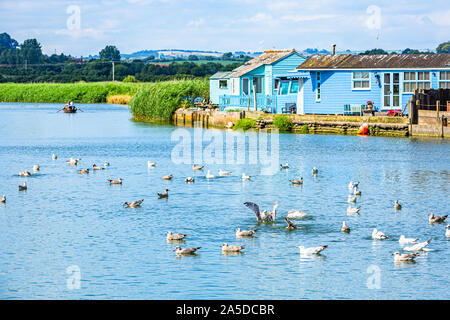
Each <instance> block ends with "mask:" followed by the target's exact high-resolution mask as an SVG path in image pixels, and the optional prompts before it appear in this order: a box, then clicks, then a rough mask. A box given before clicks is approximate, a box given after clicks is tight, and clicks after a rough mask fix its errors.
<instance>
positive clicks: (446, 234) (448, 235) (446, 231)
mask: <svg viewBox="0 0 450 320" xmlns="http://www.w3.org/2000/svg"><path fill="white" fill-rule="evenodd" d="M3 199H5V195H3ZM3 203H5V202H4V201H3ZM445 228H446V229H447V230H445V236H446V237H447V238H450V224H449V225H447V227H445Z"/></svg>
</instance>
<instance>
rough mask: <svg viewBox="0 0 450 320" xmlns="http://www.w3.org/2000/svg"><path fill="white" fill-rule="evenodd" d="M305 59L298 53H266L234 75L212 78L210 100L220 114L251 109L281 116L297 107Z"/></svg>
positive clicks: (249, 62) (221, 73)
mask: <svg viewBox="0 0 450 320" xmlns="http://www.w3.org/2000/svg"><path fill="white" fill-rule="evenodd" d="M304 61H305V58H304V57H302V56H301V55H300V54H299V53H298V52H296V51H295V50H267V51H264V53H263V54H261V55H260V56H258V57H256V58H255V59H252V60H250V61H248V62H246V63H245V64H243V65H242V66H240V67H238V68H236V69H234V70H233V71H231V72H218V73H216V74H214V75H213V76H211V78H210V100H211V102H212V103H214V104H218V105H219V108H220V110H227V109H249V110H258V111H261V110H265V111H268V112H273V113H281V112H282V111H283V109H285V108H289V107H295V104H296V102H297V96H298V95H297V93H298V83H299V82H298V79H297V78H296V77H297V75H298V73H297V72H295V68H297V67H298V66H299V65H300V64H301V63H302V62H304Z"/></svg>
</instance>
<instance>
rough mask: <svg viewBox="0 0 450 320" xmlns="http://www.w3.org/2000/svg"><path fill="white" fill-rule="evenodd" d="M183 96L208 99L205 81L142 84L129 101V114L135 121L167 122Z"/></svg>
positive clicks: (207, 85)
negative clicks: (131, 114) (130, 113)
mask: <svg viewBox="0 0 450 320" xmlns="http://www.w3.org/2000/svg"><path fill="white" fill-rule="evenodd" d="M184 96H203V97H204V98H205V99H208V98H209V82H208V80H207V79H195V80H173V81H164V82H154V83H146V84H143V85H142V86H141V87H140V88H139V90H138V91H137V93H136V95H135V96H134V98H133V99H132V100H131V103H130V104H131V112H132V113H133V118H134V119H135V120H137V121H152V120H156V121H168V120H170V119H171V117H172V114H173V112H174V111H175V110H176V109H177V108H178V107H179V106H180V105H181V99H182V97H184Z"/></svg>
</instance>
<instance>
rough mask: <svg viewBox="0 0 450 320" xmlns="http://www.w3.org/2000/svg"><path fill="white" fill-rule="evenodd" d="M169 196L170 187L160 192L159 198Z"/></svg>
mask: <svg viewBox="0 0 450 320" xmlns="http://www.w3.org/2000/svg"><path fill="white" fill-rule="evenodd" d="M168 197H169V189H165V190H164V192H163V193H158V199H162V198H168Z"/></svg>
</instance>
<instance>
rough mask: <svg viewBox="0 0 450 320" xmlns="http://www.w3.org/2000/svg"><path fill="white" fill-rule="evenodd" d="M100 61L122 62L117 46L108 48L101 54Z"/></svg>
mask: <svg viewBox="0 0 450 320" xmlns="http://www.w3.org/2000/svg"><path fill="white" fill-rule="evenodd" d="M99 55H100V59H103V60H110V61H111V60H114V61H119V60H120V51H119V49H117V48H116V47H115V46H106V47H105V48H104V49H102V50H101V51H100V52H99Z"/></svg>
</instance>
